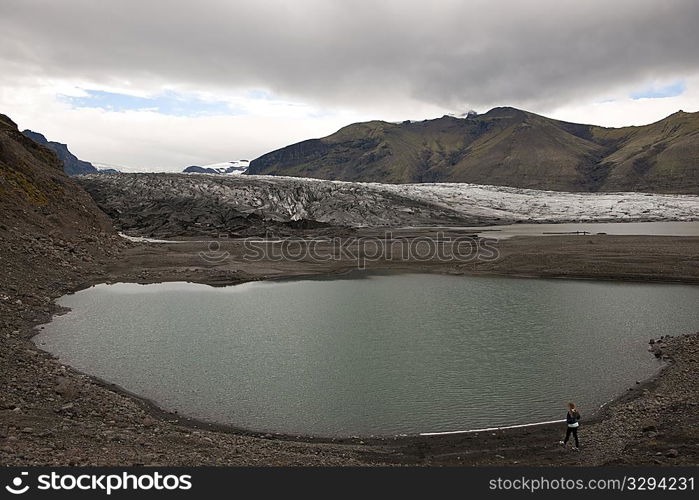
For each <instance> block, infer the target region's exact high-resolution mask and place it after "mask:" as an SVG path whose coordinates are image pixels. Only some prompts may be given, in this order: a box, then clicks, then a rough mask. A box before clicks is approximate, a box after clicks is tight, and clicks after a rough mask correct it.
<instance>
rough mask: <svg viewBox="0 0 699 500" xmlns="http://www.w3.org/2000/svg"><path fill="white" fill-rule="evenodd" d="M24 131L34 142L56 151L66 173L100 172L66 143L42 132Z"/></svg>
mask: <svg viewBox="0 0 699 500" xmlns="http://www.w3.org/2000/svg"><path fill="white" fill-rule="evenodd" d="M22 133H23V134H24V135H25V136H26V137H29V138H30V139H31V140H33V141H34V142H36V143H38V144H41V145H42V146H46V147H47V148H49V149H51V150H52V151H53V152H54V153H56V156H58V159H59V160H61V163H62V164H63V171H64V172H65V173H66V174H68V175H81V174H96V173H99V172H98V170H97V169H96V168H95V167H94V166H93V165H92V163H89V162H86V161H82V160H80V159H78V157H77V156H75V155H74V154H73V153H71V152H70V151H69V150H68V146H66V145H65V144H61V143H60V142H54V141H49V140H47V139H46V137H44V136H43V135H42V134H40V133H38V132H33V131H31V130H25V131H23V132H22Z"/></svg>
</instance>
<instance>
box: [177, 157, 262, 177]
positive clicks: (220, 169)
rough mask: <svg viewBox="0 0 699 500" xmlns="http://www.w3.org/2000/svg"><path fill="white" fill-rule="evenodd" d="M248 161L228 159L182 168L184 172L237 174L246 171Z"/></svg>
mask: <svg viewBox="0 0 699 500" xmlns="http://www.w3.org/2000/svg"><path fill="white" fill-rule="evenodd" d="M249 163H250V162H248V161H247V160H240V161H229V162H225V163H212V164H210V165H204V166H203V167H200V166H198V165H192V166H191V167H187V168H185V169H184V170H183V172H184V173H186V174H233V175H238V174H242V173H245V171H247V169H248V166H249Z"/></svg>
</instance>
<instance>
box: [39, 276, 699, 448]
mask: <svg viewBox="0 0 699 500" xmlns="http://www.w3.org/2000/svg"><path fill="white" fill-rule="evenodd" d="M59 302H60V304H62V305H64V306H67V307H70V308H72V311H71V312H70V313H68V314H66V315H63V316H58V317H56V318H55V319H54V321H53V322H52V323H50V324H49V325H47V326H46V328H45V329H44V330H43V331H42V332H41V333H40V334H39V335H37V336H36V337H34V341H35V342H36V343H37V344H38V345H39V346H40V347H41V348H42V349H45V350H47V351H49V352H51V353H53V354H55V355H57V356H59V357H60V359H61V360H62V361H63V362H64V363H67V364H70V365H72V366H74V367H76V368H78V369H80V370H82V371H84V372H86V373H89V374H92V375H96V376H98V377H101V378H103V379H106V380H108V381H110V382H113V383H116V384H118V385H120V386H122V387H123V388H125V389H127V390H129V391H132V392H134V393H136V394H139V395H141V396H143V397H146V398H149V399H152V400H153V401H155V402H157V403H158V404H159V405H160V406H162V407H164V408H166V409H168V410H177V411H178V412H179V413H180V414H184V415H187V416H190V417H195V418H200V419H204V420H208V421H212V422H218V423H224V424H230V425H233V426H237V427H244V428H248V429H252V430H258V431H272V432H283V433H289V434H308V435H318V436H349V435H388V434H404V433H405V434H413V433H419V432H430V431H450V430H460V429H469V428H480V427H490V426H499V425H511V424H520V423H529V422H536V421H542V420H551V419H559V418H562V415H563V414H564V413H565V404H566V403H567V402H568V401H571V400H572V401H575V402H576V403H578V405H579V406H580V407H581V408H582V409H583V411H584V412H586V413H587V414H589V413H590V412H592V411H593V410H595V409H597V408H598V407H599V406H600V405H601V404H603V403H605V402H607V401H608V400H609V399H611V398H613V397H614V396H616V395H618V394H620V393H622V392H623V391H625V390H626V389H627V388H628V387H630V386H632V385H634V384H635V382H636V381H637V380H641V379H644V378H647V377H649V376H650V375H652V374H653V373H654V372H655V371H656V370H657V369H658V368H659V367H660V363H659V362H658V361H657V360H656V359H655V358H654V357H653V356H651V355H650V354H649V353H648V352H647V343H648V339H650V338H651V337H658V336H660V335H665V334H673V335H674V334H681V333H686V332H692V331H696V330H697V329H699V312H698V311H699V309H698V308H697V304H699V287H692V286H683V285H662V284H633V283H611V282H593V281H564V280H534V279H507V278H484V277H463V276H445V275H432V274H387V275H366V276H363V277H362V278H352V279H350V278H343V279H319V280H289V281H277V282H255V283H247V284H243V285H238V286H232V287H225V288H213V287H209V286H206V285H198V284H190V283H163V284H156V285H136V284H115V285H98V286H95V287H92V288H90V289H87V290H83V291H81V292H78V293H76V294H74V295H69V296H65V297H63V298H62V299H60V301H59Z"/></svg>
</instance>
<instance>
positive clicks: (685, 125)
mask: <svg viewBox="0 0 699 500" xmlns="http://www.w3.org/2000/svg"><path fill="white" fill-rule="evenodd" d="M247 174H249V175H254V174H268V175H289V176H298V177H315V178H320V179H336V180H347V181H365V182H386V183H412V182H470V183H477V184H491V185H503V186H513V187H521V188H534V189H550V190H562V191H651V192H668V193H699V113H684V112H682V111H680V112H677V113H675V114H672V115H670V116H668V117H667V118H665V119H663V120H660V121H659V122H656V123H653V124H650V125H645V126H642V127H624V128H605V127H598V126H595V125H582V124H577V123H569V122H563V121H559V120H553V119H550V118H546V117H544V116H540V115H537V114H534V113H530V112H527V111H522V110H519V109H515V108H508V107H504V108H494V109H492V110H490V111H488V112H487V113H485V114H483V115H476V114H475V113H469V114H468V115H467V116H465V117H459V118H457V117H453V116H444V117H442V118H438V119H435V120H424V121H421V122H413V121H405V122H402V123H388V122H383V121H372V122H366V123H357V124H353V125H349V126H347V127H344V128H342V129H340V130H339V131H338V132H336V133H334V134H332V135H330V136H328V137H324V138H322V139H311V140H307V141H303V142H299V143H297V144H293V145H291V146H287V147H285V148H282V149H278V150H276V151H273V152H271V153H267V154H265V155H263V156H261V157H259V158H257V159H255V160H253V161H252V162H251V163H250V167H249V169H248V171H247Z"/></svg>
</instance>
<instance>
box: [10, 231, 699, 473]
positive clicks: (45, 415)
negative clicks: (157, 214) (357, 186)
mask: <svg viewBox="0 0 699 500" xmlns="http://www.w3.org/2000/svg"><path fill="white" fill-rule="evenodd" d="M586 238H587V237H586ZM603 238H604V239H603ZM695 240H696V239H695V238H664V237H658V238H643V239H641V238H638V237H604V236H597V237H589V238H588V239H585V240H583V239H580V238H575V237H550V238H538V239H526V238H514V239H513V240H510V241H509V242H507V243H503V246H502V247H501V249H500V250H501V258H500V261H499V263H498V262H494V263H487V264H482V265H478V264H474V265H473V266H454V265H448V264H431V263H424V262H423V263H414V262H413V263H411V262H407V263H406V262H402V263H396V262H375V263H372V264H371V266H372V267H375V268H381V269H384V268H392V269H396V270H415V271H429V272H448V273H474V274H505V275H527V276H545V277H574V278H593V279H633V280H638V281H679V282H686V283H697V282H699V269H698V267H697V264H696V263H697V259H696V256H697V253H696V252H697V250H696V249H697V248H699V245H698V244H697V241H695ZM587 241H592V243H587ZM93 243H94V244H93ZM98 243H99V245H101V246H103V247H104V248H100V249H97V248H94V245H96V244H98ZM601 243H604V245H603V246H602V245H601ZM91 244H92V246H90V245H88V244H87V243H86V246H85V247H84V249H81V250H76V248H75V246H74V245H64V244H63V243H62V242H61V241H60V240H58V239H51V240H48V239H46V240H41V241H38V240H37V238H32V237H29V236H26V237H22V238H19V237H18V238H15V239H12V240H11V241H8V245H6V246H5V247H4V248H3V250H2V252H3V253H2V255H1V256H2V262H3V265H4V269H3V271H2V274H1V275H0V280H1V283H2V288H1V290H2V291H1V292H0V306H1V309H0V373H1V375H0V376H1V377H2V378H1V380H0V383H1V387H0V464H2V465H131V464H143V465H376V464H416V465H431V464H464V465H486V464H488V465H502V464H511V465H563V464H575V465H601V464H659V465H687V464H693V465H695V464H697V463H699V460H698V458H699V429H698V428H697V426H696V425H695V424H694V420H695V415H696V411H697V409H698V408H697V404H698V403H697V401H699V398H698V397H697V396H698V395H697V391H698V388H699V383H698V382H699V379H698V378H699V377H698V375H697V373H698V372H697V360H698V359H699V336H698V335H697V334H695V333H693V332H658V335H657V338H656V339H654V344H653V345H652V346H650V347H651V348H652V352H649V356H653V355H654V354H655V355H657V356H660V357H662V358H663V359H665V360H666V361H667V364H666V367H665V368H664V369H663V370H662V371H661V373H659V374H658V376H657V377H655V378H654V379H653V380H650V381H647V382H643V383H640V384H638V385H637V386H635V387H632V388H629V391H628V393H627V394H624V395H622V396H620V397H619V398H618V399H617V400H615V401H614V402H612V403H611V404H609V405H608V406H606V407H605V408H604V409H603V410H602V411H600V412H598V414H597V415H596V416H595V417H594V418H591V419H590V418H587V419H586V420H585V421H584V423H583V426H582V427H581V431H580V436H581V440H582V443H583V447H582V451H581V452H580V453H574V452H572V451H570V450H569V449H563V448H562V447H561V446H560V445H558V440H559V439H560V437H561V435H562V432H563V431H564V429H563V428H562V426H561V424H555V425H543V426H537V427H529V428H522V429H511V430H503V431H496V432H486V433H471V434H462V435H452V436H440V437H405V438H394V439H373V440H358V439H356V440H335V441H333V440H326V441H322V442H321V441H319V440H314V439H310V438H304V437H295V436H274V435H254V434H249V433H245V432H240V431H235V430H232V429H224V428H218V427H214V426H207V425H203V424H199V423H197V422H192V421H188V420H186V419H183V418H180V417H179V416H177V415H173V414H168V413H165V412H162V411H160V410H158V409H157V408H154V407H153V406H152V405H150V404H149V403H148V402H146V401H143V400H141V399H139V398H137V397H134V396H131V395H128V394H125V393H124V392H122V391H119V390H118V388H113V387H110V386H109V384H106V383H104V382H102V381H99V380H96V379H94V378H92V377H90V376H87V375H84V374H81V373H78V372H76V371H74V370H72V369H71V368H70V367H68V366H63V365H61V364H60V363H59V362H58V360H56V359H54V358H53V357H52V356H50V355H49V354H47V353H44V352H43V351H40V350H38V349H37V348H36V347H35V346H34V344H33V343H32V342H31V340H30V339H31V336H32V335H33V333H35V331H34V330H33V329H34V327H35V326H36V325H39V324H42V323H45V322H47V321H48V320H49V319H50V317H51V315H52V314H54V313H56V312H58V311H57V307H56V306H55V304H54V302H53V301H54V300H55V299H56V298H58V297H60V296H62V295H64V294H66V293H69V292H72V291H75V290H77V289H80V288H83V287H85V286H89V285H90V284H94V283H99V282H113V281H134V282H158V281H197V282H204V283H209V284H218V285H221V284H232V283H237V282H242V281H247V280H251V279H269V278H274V277H283V276H293V275H301V274H331V273H336V272H344V271H346V270H348V269H351V268H352V267H353V263H348V262H341V261H339V262H332V263H326V264H324V265H317V264H313V263H303V262H300V263H299V262H296V263H288V262H287V263H273V262H258V263H255V264H254V265H245V264H242V263H241V262H240V261H238V260H236V259H235V255H236V254H235V251H236V250H235V248H234V247H235V244H234V243H231V247H230V250H231V252H233V257H234V258H233V259H232V260H231V261H229V262H228V263H226V264H211V263H206V262H203V261H202V260H201V259H199V258H198V257H197V253H198V252H199V251H201V249H202V246H201V244H199V245H197V244H182V245H148V244H134V243H128V242H125V241H124V240H122V239H120V238H118V237H112V238H111V239H110V240H108V242H92V243H91ZM8 248H11V250H12V252H10V250H8ZM204 248H205V247H204ZM639 249H642V250H639ZM668 249H672V251H671V252H668ZM573 250H576V251H573ZM20 254H21V255H23V256H27V255H34V257H32V258H25V257H22V258H18V257H17V255H20ZM58 262H63V263H64V264H62V265H57V263H58ZM670 335H671V336H670ZM660 337H663V338H662V339H660ZM649 340H650V339H649Z"/></svg>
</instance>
